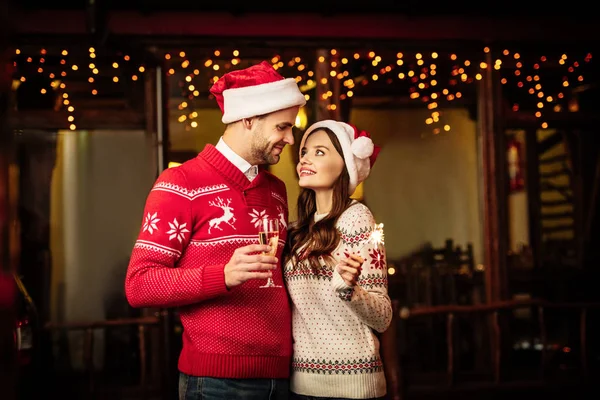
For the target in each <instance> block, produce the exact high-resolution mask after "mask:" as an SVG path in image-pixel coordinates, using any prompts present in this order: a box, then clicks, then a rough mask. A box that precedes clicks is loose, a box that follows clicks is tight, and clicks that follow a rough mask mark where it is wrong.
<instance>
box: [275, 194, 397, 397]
mask: <svg viewBox="0 0 600 400" xmlns="http://www.w3.org/2000/svg"><path fill="white" fill-rule="evenodd" d="M316 219H317V220H318V217H316ZM374 227H375V219H374V218H373V215H372V214H371V211H370V210H369V209H368V208H367V207H366V206H365V205H363V204H361V203H359V202H356V201H355V202H353V203H352V204H351V205H350V207H348V209H347V210H346V211H344V213H342V215H341V216H340V218H339V219H338V222H337V224H336V228H337V229H338V231H339V233H340V243H339V245H338V246H337V248H336V249H335V251H334V252H333V254H332V258H333V259H332V260H330V261H328V262H326V261H325V260H324V259H322V258H320V259H319V262H320V264H321V268H319V269H313V268H311V267H310V266H309V265H308V263H307V262H302V256H301V255H299V256H298V258H299V262H298V263H297V265H296V266H294V265H293V263H292V262H288V263H287V264H286V266H285V271H284V274H285V279H286V283H287V286H288V290H289V293H290V297H291V299H292V302H293V305H292V321H293V325H292V326H293V328H292V329H293V336H294V357H293V362H292V380H291V389H292V391H293V392H295V393H298V394H302V395H307V396H318V397H342V398H356V399H366V398H373V397H381V396H384V395H385V392H386V383H385V375H384V372H383V364H382V361H381V357H380V354H379V340H378V338H377V336H376V335H375V333H374V331H378V332H383V331H385V330H386V329H387V327H388V326H389V324H390V322H391V318H392V305H391V301H390V298H389V296H388V294H387V270H386V258H385V248H384V247H383V245H377V244H373V243H370V242H368V239H369V236H370V234H371V232H372V230H373V228H374ZM352 253H357V254H359V255H360V256H361V257H362V258H363V259H364V263H363V265H362V270H361V274H360V275H359V277H358V282H357V285H356V286H354V287H349V286H348V285H346V283H345V282H344V280H343V279H342V277H341V276H340V274H339V273H338V272H337V271H336V270H335V266H336V265H337V264H338V263H339V262H340V261H341V260H343V259H345V258H347V257H348V256H349V254H352Z"/></svg>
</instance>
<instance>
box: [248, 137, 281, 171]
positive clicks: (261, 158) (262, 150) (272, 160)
mask: <svg viewBox="0 0 600 400" xmlns="http://www.w3.org/2000/svg"><path fill="white" fill-rule="evenodd" d="M275 146H276V144H271V143H269V142H268V141H267V140H266V139H264V138H263V137H261V138H260V139H258V140H256V141H255V142H254V143H253V144H252V149H251V154H252V158H253V159H254V160H256V161H257V162H258V164H269V165H273V164H277V163H278V162H279V154H278V155H274V154H273V148H274V147H275Z"/></svg>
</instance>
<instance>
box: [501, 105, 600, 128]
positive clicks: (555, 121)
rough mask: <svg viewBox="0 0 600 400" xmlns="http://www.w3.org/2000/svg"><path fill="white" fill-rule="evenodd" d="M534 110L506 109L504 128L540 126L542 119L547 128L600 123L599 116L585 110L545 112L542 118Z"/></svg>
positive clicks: (586, 125) (593, 125)
mask: <svg viewBox="0 0 600 400" xmlns="http://www.w3.org/2000/svg"><path fill="white" fill-rule="evenodd" d="M534 113H535V111H533V110H532V111H531V112H526V111H516V112H514V111H506V113H505V120H504V124H505V126H506V128H514V129H524V128H540V129H541V124H542V122H543V121H545V122H547V123H548V127H549V128H551V129H552V128H569V127H570V128H574V127H577V128H585V127H590V128H597V127H598V125H600V116H598V114H590V113H585V112H576V113H573V112H560V113H546V114H544V117H543V119H540V118H537V117H536V116H535V115H534Z"/></svg>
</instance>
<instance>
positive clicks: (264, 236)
mask: <svg viewBox="0 0 600 400" xmlns="http://www.w3.org/2000/svg"><path fill="white" fill-rule="evenodd" d="M258 241H259V242H260V244H268V245H269V246H271V251H270V252H269V253H268V255H270V256H274V255H275V254H277V246H278V245H279V220H278V219H277V218H263V219H261V220H260V224H259V226H258ZM263 254H265V255H267V253H263ZM260 287H261V288H268V287H281V286H280V285H276V284H275V283H273V278H268V280H267V283H265V284H264V285H263V286H260Z"/></svg>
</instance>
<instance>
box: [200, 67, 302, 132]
mask: <svg viewBox="0 0 600 400" xmlns="http://www.w3.org/2000/svg"><path fill="white" fill-rule="evenodd" d="M210 92H211V93H212V94H213V95H214V96H215V98H216V99H217V103H218V104H219V107H220V108H221V111H222V112H223V118H222V119H221V120H222V121H223V123H224V124H229V123H231V122H235V121H239V120H241V119H244V118H250V117H255V116H257V115H264V114H269V113H272V112H275V111H279V110H284V109H286V108H290V107H294V106H303V105H305V104H306V99H305V98H304V95H303V94H302V92H300V89H298V84H297V83H296V80H295V79H293V78H287V79H285V78H284V77H283V76H281V75H279V74H278V73H277V71H275V69H274V68H273V67H272V66H271V64H269V63H268V62H267V61H263V62H261V63H260V64H257V65H253V66H251V67H248V68H246V69H242V70H237V71H232V72H229V73H227V74H225V75H223V76H222V77H221V78H220V79H219V80H218V81H217V82H215V84H214V85H213V86H212V88H211V89H210Z"/></svg>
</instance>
